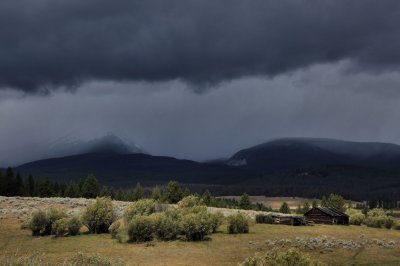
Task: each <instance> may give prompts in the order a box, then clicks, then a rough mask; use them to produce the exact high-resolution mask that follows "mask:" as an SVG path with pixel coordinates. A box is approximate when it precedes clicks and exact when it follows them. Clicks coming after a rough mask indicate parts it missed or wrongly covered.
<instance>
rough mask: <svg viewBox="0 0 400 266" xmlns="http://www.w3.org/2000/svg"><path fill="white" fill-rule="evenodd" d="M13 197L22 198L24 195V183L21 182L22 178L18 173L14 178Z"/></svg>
mask: <svg viewBox="0 0 400 266" xmlns="http://www.w3.org/2000/svg"><path fill="white" fill-rule="evenodd" d="M14 182H15V195H16V196H22V195H23V194H24V183H23V182H22V177H21V175H20V174H19V173H17V175H16V176H15V181H14Z"/></svg>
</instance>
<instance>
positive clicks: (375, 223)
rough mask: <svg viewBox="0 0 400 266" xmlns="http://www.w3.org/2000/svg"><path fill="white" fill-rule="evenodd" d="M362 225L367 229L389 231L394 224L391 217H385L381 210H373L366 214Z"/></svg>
mask: <svg viewBox="0 0 400 266" xmlns="http://www.w3.org/2000/svg"><path fill="white" fill-rule="evenodd" d="M364 224H365V225H366V226H368V227H376V228H383V227H385V228H387V229H390V228H392V227H393V226H394V224H395V222H394V220H393V218H392V217H389V216H387V215H386V213H385V211H384V210H383V209H379V208H375V209H372V210H370V211H368V213H367V218H365V220H364Z"/></svg>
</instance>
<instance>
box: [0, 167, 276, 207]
mask: <svg viewBox="0 0 400 266" xmlns="http://www.w3.org/2000/svg"><path fill="white" fill-rule="evenodd" d="M0 195H1V196H8V197H11V196H26V197H69V198H96V197H110V198H112V199H114V200H121V201H137V200H140V199H143V198H152V199H154V200H157V201H160V202H168V203H177V202H178V201H180V200H181V199H183V198H184V197H186V196H189V195H195V196H199V197H201V199H202V200H203V202H204V203H205V204H206V205H207V206H211V207H218V208H234V209H248V210H250V209H252V210H262V211H270V210H271V208H269V207H266V206H264V205H263V204H261V203H256V204H253V203H251V201H250V198H249V195H248V194H246V193H244V194H243V195H242V196H241V198H240V200H236V199H231V198H219V197H215V196H213V195H212V194H211V192H210V191H209V190H205V191H204V192H203V193H202V194H201V195H198V194H197V193H192V192H191V191H190V190H189V188H187V187H182V186H181V185H180V184H179V183H178V182H176V181H170V182H169V183H168V184H167V185H166V186H165V187H160V186H155V187H153V188H152V189H151V190H150V189H144V188H143V187H142V186H141V184H140V183H137V184H136V186H135V187H134V188H132V189H122V188H115V187H111V186H105V185H101V184H100V183H99V182H98V180H97V178H96V177H95V176H94V175H92V174H90V175H88V176H87V177H86V178H85V179H80V180H78V181H69V182H56V181H51V180H49V179H47V178H34V177H33V176H32V175H28V177H27V178H23V177H22V176H21V175H20V174H19V173H17V174H15V173H14V171H13V169H12V168H7V169H6V171H5V173H4V174H2V173H0Z"/></svg>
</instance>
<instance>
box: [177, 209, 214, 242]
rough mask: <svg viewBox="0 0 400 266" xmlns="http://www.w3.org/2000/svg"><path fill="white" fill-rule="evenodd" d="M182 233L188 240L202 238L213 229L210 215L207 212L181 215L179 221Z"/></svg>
mask: <svg viewBox="0 0 400 266" xmlns="http://www.w3.org/2000/svg"><path fill="white" fill-rule="evenodd" d="M180 227H181V231H182V234H183V235H184V236H185V237H186V240H188V241H198V240H203V239H204V237H205V236H206V235H208V234H211V233H212V231H213V225H212V222H211V219H210V215H209V213H207V212H204V211H202V212H196V213H195V212H192V213H188V214H185V215H183V217H182V219H181V223H180Z"/></svg>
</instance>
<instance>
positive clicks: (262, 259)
mask: <svg viewBox="0 0 400 266" xmlns="http://www.w3.org/2000/svg"><path fill="white" fill-rule="evenodd" d="M267 265H273V266H324V265H326V264H324V263H322V262H320V261H316V260H312V259H311V258H310V257H308V256H307V255H305V254H303V253H302V252H300V251H299V250H297V249H294V248H290V249H289V250H287V251H278V250H276V249H274V250H272V251H271V252H268V253H266V254H265V255H262V256H254V257H248V258H247V259H245V260H244V261H243V262H242V263H240V266H267Z"/></svg>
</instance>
